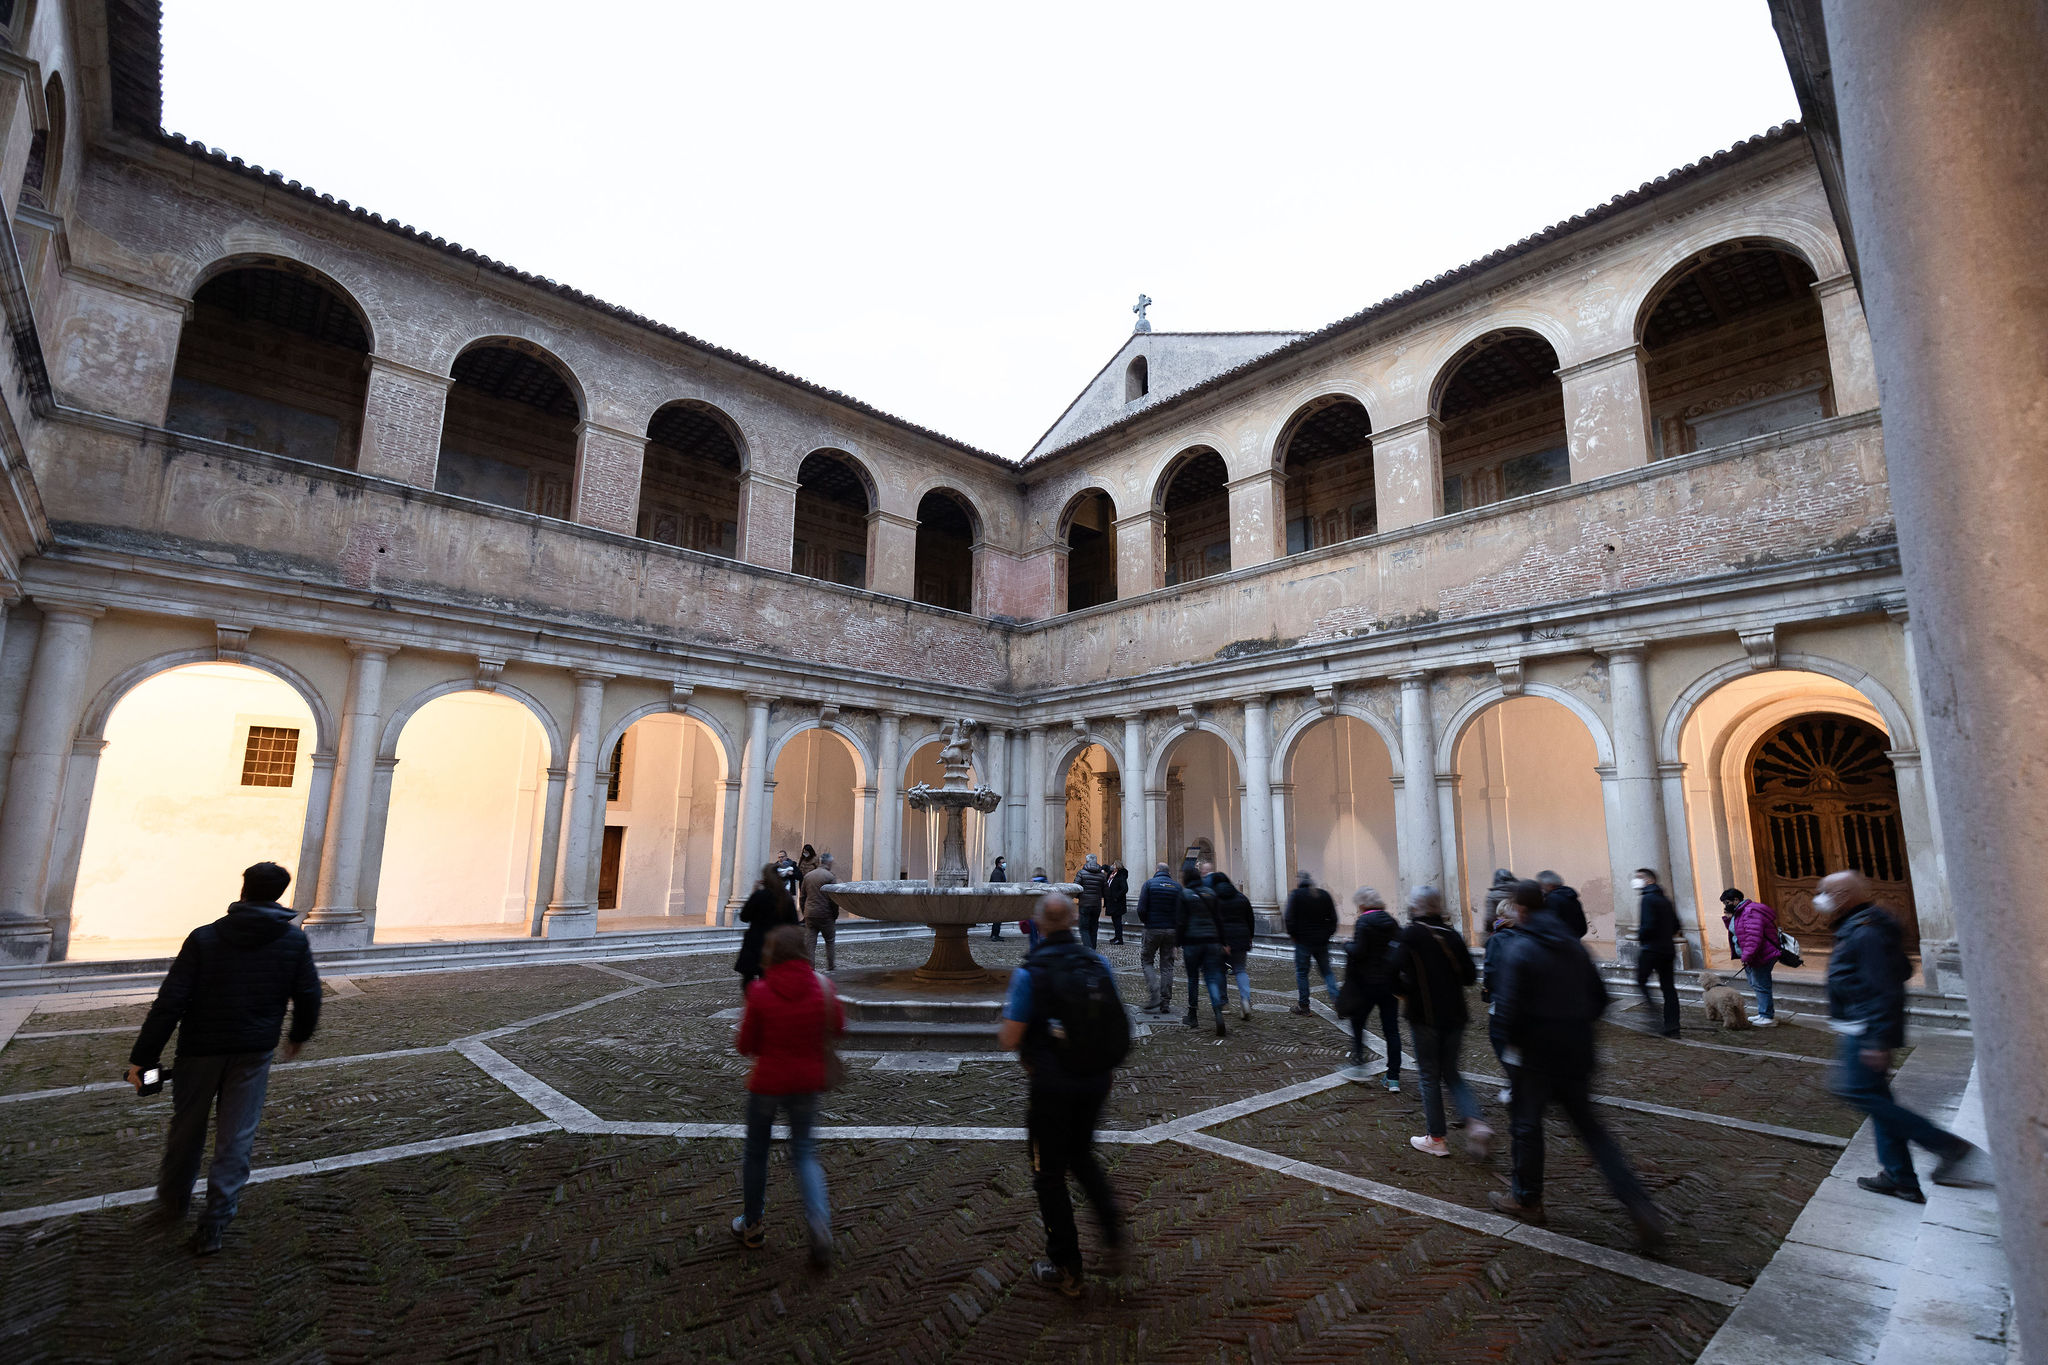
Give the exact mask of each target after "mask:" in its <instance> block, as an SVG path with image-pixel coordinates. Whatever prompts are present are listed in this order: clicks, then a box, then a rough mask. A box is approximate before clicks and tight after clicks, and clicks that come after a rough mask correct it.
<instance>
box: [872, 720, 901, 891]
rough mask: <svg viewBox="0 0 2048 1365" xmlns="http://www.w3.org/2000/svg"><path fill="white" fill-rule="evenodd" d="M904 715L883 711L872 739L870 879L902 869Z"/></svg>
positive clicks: (885, 877)
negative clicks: (876, 735)
mask: <svg viewBox="0 0 2048 1365" xmlns="http://www.w3.org/2000/svg"><path fill="white" fill-rule="evenodd" d="M902 745H903V714H902V713H901V712H900V711H884V712H882V723H881V734H880V736H879V738H877V739H876V741H875V865H874V867H872V868H870V869H869V871H868V878H869V879H870V880H871V881H878V882H889V881H894V880H896V874H897V873H898V872H901V871H902V870H903V756H902V753H901V752H900V751H901V749H902Z"/></svg>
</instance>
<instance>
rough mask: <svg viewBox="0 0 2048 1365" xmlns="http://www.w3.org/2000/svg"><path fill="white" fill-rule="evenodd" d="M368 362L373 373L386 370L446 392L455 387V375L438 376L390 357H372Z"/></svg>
mask: <svg viewBox="0 0 2048 1365" xmlns="http://www.w3.org/2000/svg"><path fill="white" fill-rule="evenodd" d="M368 361H369V367H370V370H371V371H372V372H375V371H377V370H385V371H388V372H389V373H392V374H396V375H402V376H403V377H405V378H407V379H410V380H413V381H414V382H416V383H420V384H431V385H433V386H434V387H435V388H438V389H441V390H442V391H444V392H445V391H447V390H448V389H451V388H453V387H455V376H454V375H450V374H436V373H434V372H433V371H432V370H423V369H421V368H420V367H419V366H417V365H408V364H406V363H405V362H404V361H403V360H393V359H392V358H391V357H390V356H388V355H372V356H369V357H368Z"/></svg>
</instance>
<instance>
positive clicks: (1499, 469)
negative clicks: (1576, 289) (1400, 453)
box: [1436, 330, 1572, 513]
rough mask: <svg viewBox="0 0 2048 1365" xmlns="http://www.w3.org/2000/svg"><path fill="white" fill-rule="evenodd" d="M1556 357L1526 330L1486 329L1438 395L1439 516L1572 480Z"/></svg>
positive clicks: (1447, 375)
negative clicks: (1440, 434) (1441, 511)
mask: <svg viewBox="0 0 2048 1365" xmlns="http://www.w3.org/2000/svg"><path fill="white" fill-rule="evenodd" d="M1557 368H1558V366H1557V352H1556V351H1554V350H1552V349H1551V346H1550V343H1549V342H1547V341H1545V340H1544V339H1543V338H1542V337H1540V336H1537V335H1536V334H1535V333H1533V332H1518V331H1512V330H1510V331H1500V332H1489V333H1488V334H1487V335H1485V336H1483V337H1480V338H1479V339H1478V340H1477V341H1474V342H1473V343H1472V344H1471V345H1469V346H1467V347H1466V348H1465V349H1464V350H1463V351H1461V352H1459V354H1458V357H1457V359H1456V360H1454V361H1452V362H1451V364H1450V366H1449V368H1448V369H1447V371H1446V373H1445V377H1444V380H1443V382H1442V384H1441V385H1440V387H1439V388H1438V390H1437V401H1436V416H1437V420H1438V421H1439V422H1441V423H1443V469H1444V511H1445V512H1446V513H1449V512H1462V511H1464V510H1465V509H1466V508H1469V507H1484V506H1486V505H1487V504H1488V503H1493V502H1499V501H1501V500H1502V499H1503V498H1519V497H1521V496H1523V495H1524V494H1528V493H1540V492H1542V491H1543V490H1544V489H1546V488H1562V487H1563V486H1564V485H1565V484H1568V483H1570V482H1571V481H1572V462H1571V454H1570V450H1569V448H1568V446H1567V444H1566V440H1565V428H1564V385H1563V384H1562V383H1561V382H1560V381H1559V380H1558V377H1557Z"/></svg>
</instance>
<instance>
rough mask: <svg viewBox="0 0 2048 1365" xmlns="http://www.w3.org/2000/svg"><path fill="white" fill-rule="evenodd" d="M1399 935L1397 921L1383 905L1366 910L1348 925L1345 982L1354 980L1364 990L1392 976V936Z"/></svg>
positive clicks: (1381, 985)
mask: <svg viewBox="0 0 2048 1365" xmlns="http://www.w3.org/2000/svg"><path fill="white" fill-rule="evenodd" d="M1400 936H1401V922H1400V921H1399V920H1397V919H1395V918H1394V917H1393V916H1392V915H1390V914H1388V913H1387V912H1386V911H1385V910H1384V909H1379V910H1368V911H1366V912H1365V913H1364V914H1362V915H1360V916H1359V917H1358V923H1356V924H1354V925H1352V926H1351V956H1350V960H1349V961H1348V962H1347V963H1346V964H1345V965H1346V967H1347V969H1348V970H1347V971H1346V973H1345V978H1344V981H1345V984H1346V985H1347V986H1348V985H1350V984H1351V982H1353V981H1356V982H1357V983H1358V984H1359V985H1360V986H1362V987H1364V988H1365V989H1367V990H1375V991H1376V990H1379V989H1380V988H1382V987H1383V986H1385V985H1387V984H1388V983H1389V982H1391V981H1392V980H1393V979H1394V940H1395V939H1397V938H1399V937H1400Z"/></svg>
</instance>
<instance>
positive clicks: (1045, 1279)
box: [1031, 1261, 1081, 1299]
mask: <svg viewBox="0 0 2048 1365" xmlns="http://www.w3.org/2000/svg"><path fill="white" fill-rule="evenodd" d="M1031 1278H1032V1279H1034V1280H1036V1281H1038V1283H1040V1284H1042V1285H1044V1286H1045V1287H1046V1288H1047V1289H1057V1290H1059V1291H1060V1293H1062V1294H1065V1295H1066V1296H1067V1297H1068V1298H1070V1299H1078V1298H1080V1297H1081V1277H1080V1276H1079V1275H1076V1274H1075V1273H1074V1272H1073V1271H1071V1270H1068V1269H1067V1268H1066V1267H1065V1266H1057V1265H1054V1264H1053V1263H1052V1262H1051V1261H1033V1262H1032V1263H1031Z"/></svg>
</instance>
